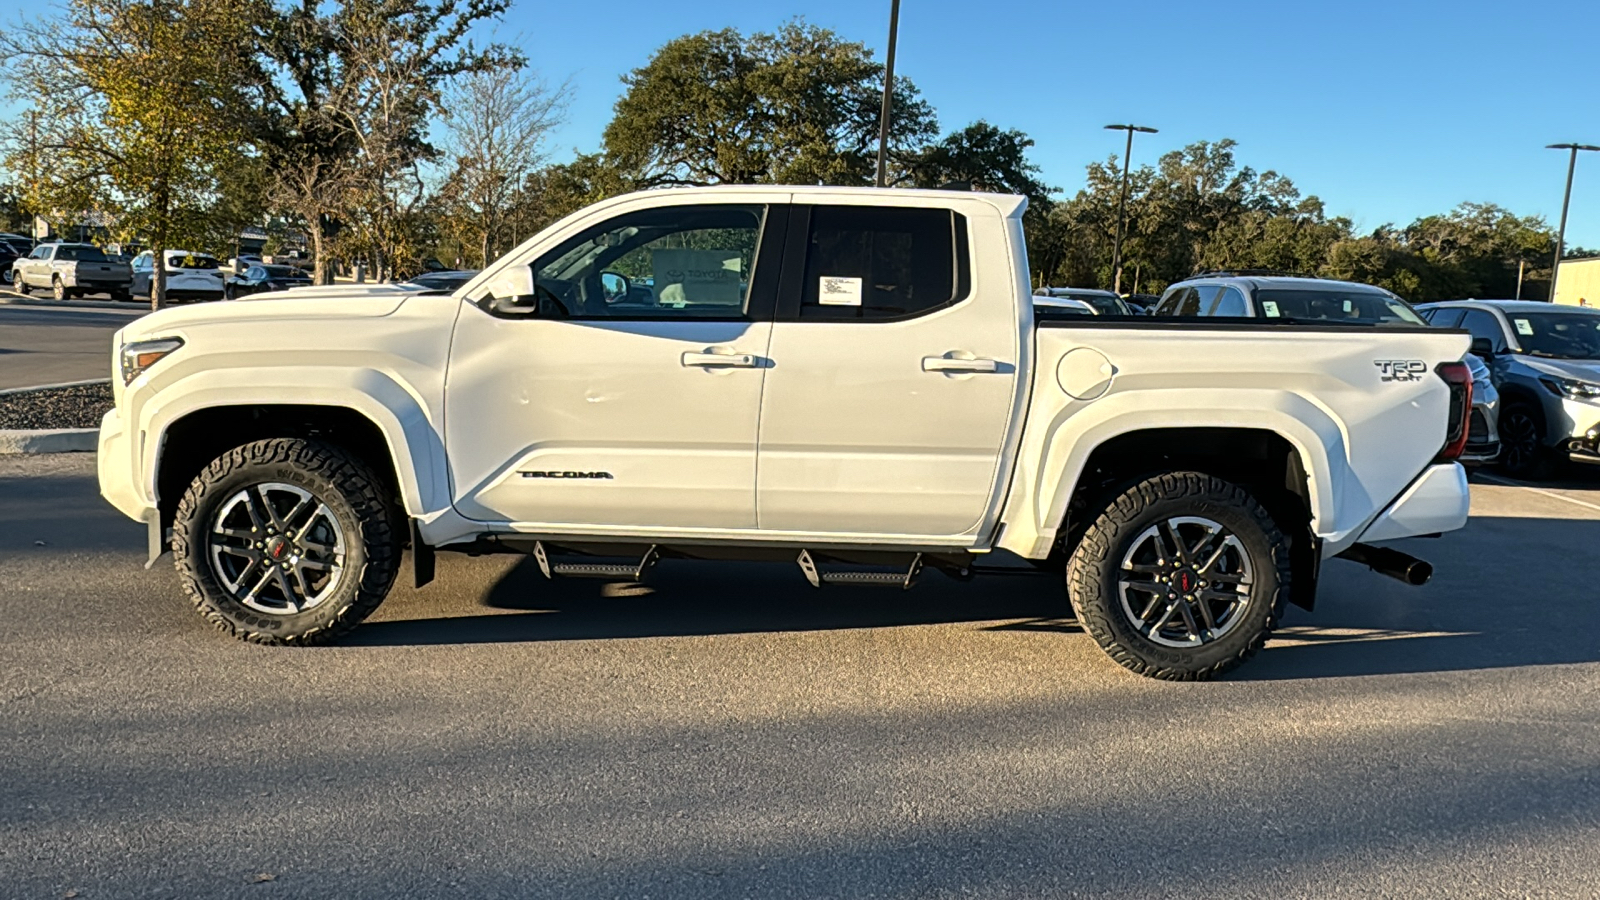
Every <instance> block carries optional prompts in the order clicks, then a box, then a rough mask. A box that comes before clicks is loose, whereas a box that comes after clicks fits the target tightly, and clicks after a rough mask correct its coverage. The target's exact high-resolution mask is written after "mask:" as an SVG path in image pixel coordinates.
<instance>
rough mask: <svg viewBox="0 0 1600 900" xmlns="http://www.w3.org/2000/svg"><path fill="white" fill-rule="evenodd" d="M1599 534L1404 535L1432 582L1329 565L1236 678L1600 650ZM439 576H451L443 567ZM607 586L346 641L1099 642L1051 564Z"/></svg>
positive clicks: (703, 575) (720, 568) (1494, 525)
mask: <svg viewBox="0 0 1600 900" xmlns="http://www.w3.org/2000/svg"><path fill="white" fill-rule="evenodd" d="M1597 544H1600V521H1592V520H1581V519H1532V518H1500V517H1478V518H1474V519H1473V520H1472V522H1471V523H1470V524H1469V525H1468V527H1467V528H1465V529H1463V530H1462V531H1460V532H1457V533H1453V534H1450V535H1446V536H1445V537H1443V538H1438V539H1432V540H1413V541H1406V542H1401V543H1399V544H1397V546H1399V547H1400V548H1401V549H1404V550H1406V551H1407V552H1411V553H1414V554H1416V555H1418V556H1422V557H1423V558H1425V559H1428V560H1430V561H1432V562H1433V563H1434V565H1435V567H1436V570H1437V573H1438V574H1437V575H1436V576H1435V578H1434V580H1433V582H1432V583H1431V584H1429V585H1427V586H1425V587H1421V588H1412V587H1409V586H1406V585H1402V584H1400V583H1398V582H1395V581H1392V580H1390V579H1387V578H1384V577H1382V576H1379V575H1377V574H1374V573H1372V572H1369V571H1367V570H1366V569H1364V568H1361V567H1360V566H1357V565H1356V564H1354V563H1350V562H1346V561H1343V560H1334V561H1330V562H1329V563H1328V564H1327V565H1326V566H1325V567H1324V570H1323V578H1322V584H1321V590H1320V593H1319V596H1318V602H1317V609H1316V611H1315V612H1310V613H1308V612H1306V611H1304V610H1300V609H1298V608H1291V609H1290V610H1289V611H1288V613H1287V614H1286V615H1285V617H1284V621H1283V623H1282V625H1281V627H1280V628H1279V630H1278V632H1277V633H1276V634H1275V636H1274V639H1273V640H1272V641H1270V642H1269V643H1268V644H1267V647H1266V649H1265V650H1263V651H1262V652H1261V653H1260V654H1258V655H1257V657H1256V658H1255V659H1253V660H1251V661H1250V662H1249V663H1247V664H1246V665H1245V666H1243V667H1241V668H1240V669H1239V670H1238V671H1237V672H1236V673H1234V674H1233V675H1231V676H1229V680H1242V681H1262V680H1296V679H1306V678H1331V677H1349V676H1361V675H1387V674H1405V673H1425V672H1448V671H1459V670H1472V669H1492V668H1515V667H1520V666H1542V665H1565V664H1576V663H1588V662H1596V661H1600V638H1597V637H1596V635H1600V591H1597V590H1596V587H1595V581H1594V577H1593V572H1594V566H1593V564H1592V563H1591V562H1590V556H1589V554H1588V552H1587V550H1586V548H1588V547H1592V546H1596V545H1597ZM448 562H453V561H451V560H442V561H441V566H442V568H443V566H444V564H445V563H448ZM459 562H460V563H461V564H462V566H463V567H467V566H470V564H471V561H468V560H460V561H459ZM451 568H455V566H453V565H452V566H451ZM443 577H448V573H446V572H444V571H441V578H443ZM604 584H605V583H604V582H599V581H594V580H584V579H561V580H556V581H547V580H545V578H544V576H543V575H541V574H540V572H539V570H538V567H537V566H536V565H535V564H534V563H533V561H532V560H531V559H530V560H525V561H523V562H521V563H518V564H517V565H515V566H512V567H511V568H510V569H508V570H507V571H506V572H505V574H504V575H503V576H502V577H501V578H500V579H498V580H497V581H495V582H494V583H493V584H492V585H490V586H489V587H488V589H487V591H486V592H485V594H484V595H483V597H482V599H481V601H480V602H481V604H482V605H483V606H487V607H489V608H491V609H494V610H497V612H494V613H490V614H483V615H466V616H457V617H436V618H414V619H407V620H388V621H380V622H371V623H368V624H366V625H364V626H363V627H362V628H361V629H359V630H357V631H356V632H355V633H354V634H353V635H352V636H351V637H350V638H348V639H347V641H346V642H347V643H349V644H355V645H365V646H384V645H411V644H457V643H461V644H475V643H506V642H519V641H560V640H604V639H614V638H649V637H682V636H698V635H722V634H744V633H765V632H785V631H796V632H799V631H825V630H834V629H851V628H887V627H897V626H911V625H936V624H960V623H971V625H972V626H973V627H974V628H981V629H984V630H990V631H1002V632H1003V631H1044V632H1058V633H1060V634H1061V635H1062V636H1063V638H1064V639H1067V640H1087V639H1088V638H1087V636H1086V635H1084V634H1083V632H1082V631H1081V629H1080V628H1079V627H1078V626H1077V624H1076V623H1075V622H1073V620H1072V611H1071V608H1070V606H1069V604H1068V602H1067V599H1066V594H1065V591H1064V590H1063V588H1062V586H1061V584H1060V582H1059V581H1057V580H1056V578H1054V577H1052V576H1048V575H1040V576H1037V577H1008V578H998V577H984V578H978V579H976V580H974V581H972V582H965V583H963V582H957V581H954V580H952V579H949V578H947V577H945V576H943V575H941V574H938V573H935V572H930V573H925V574H924V575H923V576H922V579H921V580H920V581H919V583H918V585H917V586H916V587H915V588H913V589H912V590H910V591H901V590H897V589H892V588H860V587H856V588H852V587H829V588H825V589H823V590H817V589H814V588H812V587H810V586H809V585H807V584H806V583H805V581H804V580H803V579H802V578H801V577H800V574H799V573H798V572H797V571H795V569H794V567H792V566H786V565H782V564H772V563H700V562H686V561H677V560H673V561H668V562H664V563H662V564H661V565H660V566H658V567H657V569H656V570H655V571H654V572H653V573H652V578H651V582H650V584H649V585H648V586H647V587H645V588H638V587H637V586H634V587H633V588H630V589H627V590H623V591H621V593H624V594H626V593H629V592H630V591H637V593H635V594H634V595H632V596H615V595H614V594H616V593H618V591H617V589H616V588H612V589H606V588H605V587H604ZM607 594H613V596H607ZM412 596H413V597H414V600H412V601H411V603H414V604H416V606H417V607H421V606H422V604H424V603H426V602H427V599H426V598H427V594H426V593H425V592H424V593H420V594H415V595H412ZM408 605H409V604H408ZM418 611H419V612H420V611H421V610H420V609H418Z"/></svg>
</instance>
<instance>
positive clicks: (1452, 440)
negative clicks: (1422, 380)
mask: <svg viewBox="0 0 1600 900" xmlns="http://www.w3.org/2000/svg"><path fill="white" fill-rule="evenodd" d="M1436 371H1437V372H1438V373H1439V377H1440V378H1443V379H1444V383H1445V384H1447V385H1449V386H1450V414H1449V418H1448V419H1447V420H1446V421H1447V422H1448V428H1447V429H1446V431H1445V439H1444V449H1442V450H1440V451H1439V459H1440V460H1441V461H1444V462H1448V461H1450V460H1453V459H1459V458H1460V456H1461V454H1462V452H1463V451H1465V450H1466V449H1467V435H1468V433H1469V431H1470V423H1471V418H1472V370H1471V369H1469V368H1467V364H1466V363H1464V362H1453V363H1440V365H1439V368H1438V369H1437V370H1436Z"/></svg>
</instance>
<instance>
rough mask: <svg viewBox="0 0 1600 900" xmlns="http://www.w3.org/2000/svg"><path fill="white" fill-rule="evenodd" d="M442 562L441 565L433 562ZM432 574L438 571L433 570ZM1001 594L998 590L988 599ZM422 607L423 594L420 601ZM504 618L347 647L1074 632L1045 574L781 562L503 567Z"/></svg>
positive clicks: (433, 625) (402, 630) (404, 624)
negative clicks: (580, 569) (908, 581)
mask: <svg viewBox="0 0 1600 900" xmlns="http://www.w3.org/2000/svg"><path fill="white" fill-rule="evenodd" d="M443 562H445V560H441V563H443ZM441 568H442V566H441ZM996 588H1001V589H998V590H997V589H996ZM417 596H418V600H422V599H423V598H424V597H425V596H426V594H425V593H423V594H419V595H417ZM482 603H483V605H484V606H488V607H491V608H493V609H497V610H504V612H500V613H494V614H489V615H476V616H473V615H469V616H461V617H455V618H432V619H412V620H406V621H397V620H390V621H384V622H369V623H367V624H365V625H363V626H362V627H361V628H360V629H358V630H357V631H356V632H355V633H354V634H352V635H351V637H350V638H348V639H347V642H348V643H356V644H367V645H376V644H453V643H469V644H471V643H502V642H510V641H557V640H604V639H612V638H647V637H687V636H698V635H718V634H746V633H764V632H784V631H831V630H838V629H849V628H889V627H895V626H905V625H935V624H950V623H959V622H982V623H988V622H994V621H996V620H1020V621H1018V622H1016V623H1011V624H1007V625H1005V626H1002V627H1007V628H1024V627H1029V626H1027V625H1026V624H1025V623H1027V622H1038V623H1041V624H1040V625H1039V626H1038V627H1046V628H1051V629H1058V628H1059V629H1064V630H1068V631H1072V632H1076V631H1077V630H1078V629H1077V626H1076V625H1075V624H1072V623H1071V618H1072V609H1071V606H1070V604H1069V603H1068V602H1067V596H1066V591H1065V589H1064V588H1063V587H1062V586H1061V583H1060V581H1059V580H1058V579H1057V577H1056V576H1053V575H1049V574H1038V575H1033V574H1031V573H1030V574H1029V575H1028V576H1022V577H1005V578H998V577H990V578H981V579H976V580H974V581H971V582H958V581H955V580H953V579H951V578H949V577H947V576H945V575H943V574H941V573H939V572H935V571H925V572H923V574H922V575H921V576H920V577H919V578H918V581H917V583H916V585H915V586H914V587H913V588H912V589H911V590H909V591H907V590H901V589H899V588H894V587H847V586H829V587H825V588H822V589H817V588H813V587H811V586H810V585H809V584H807V583H806V581H805V579H804V578H803V577H802V576H801V574H800V571H799V569H798V567H796V566H794V565H791V564H784V563H707V562H697V561H688V560H667V561H664V562H662V563H661V564H659V565H658V566H656V568H655V569H653V570H652V571H651V573H650V577H649V579H648V583H647V584H644V585H635V584H624V583H616V582H605V581H601V580H596V579H583V578H558V579H555V580H547V579H546V578H545V577H544V575H543V574H541V573H540V571H539V567H538V565H537V564H535V563H534V561H533V560H532V559H527V560H524V561H522V562H520V563H518V564H517V565H515V566H513V567H512V568H511V569H509V570H508V571H507V572H506V573H505V574H504V576H502V577H501V578H500V579H499V580H498V581H497V582H495V583H494V584H493V586H492V587H490V589H489V591H488V592H487V594H486V595H485V596H484V597H483V600H482Z"/></svg>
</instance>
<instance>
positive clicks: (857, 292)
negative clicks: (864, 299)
mask: <svg viewBox="0 0 1600 900" xmlns="http://www.w3.org/2000/svg"><path fill="white" fill-rule="evenodd" d="M817 302H818V303H820V304H822V305H823V306H860V305H861V279H859V278H847V277H845V276H843V275H823V276H822V277H821V278H818V279H817Z"/></svg>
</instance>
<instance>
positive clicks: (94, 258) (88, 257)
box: [56, 247, 107, 262]
mask: <svg viewBox="0 0 1600 900" xmlns="http://www.w3.org/2000/svg"><path fill="white" fill-rule="evenodd" d="M56 259H75V260H78V261H80V262H106V261H107V260H106V255H105V254H104V253H101V252H100V248H99V247H60V248H57V250H56Z"/></svg>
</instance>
